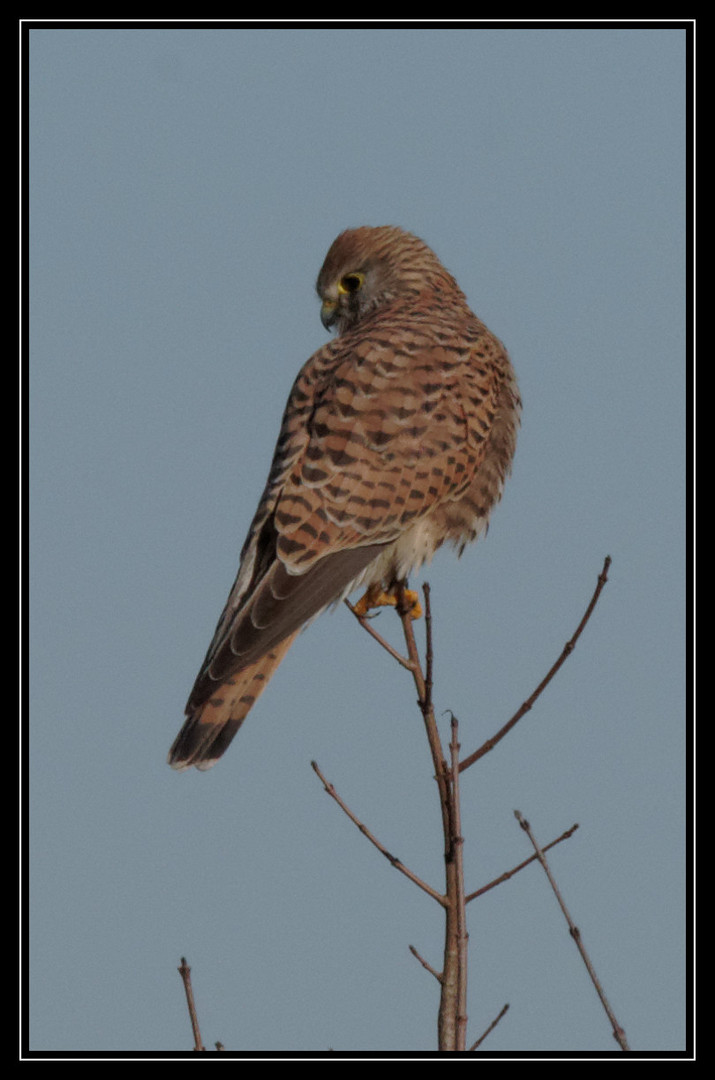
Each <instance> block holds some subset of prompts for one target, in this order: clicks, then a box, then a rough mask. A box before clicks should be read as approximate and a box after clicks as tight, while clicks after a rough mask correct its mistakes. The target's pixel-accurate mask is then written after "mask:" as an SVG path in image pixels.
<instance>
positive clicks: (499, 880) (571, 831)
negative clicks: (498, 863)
mask: <svg viewBox="0 0 715 1080" xmlns="http://www.w3.org/2000/svg"><path fill="white" fill-rule="evenodd" d="M577 829H578V824H576V825H572V826H571V828H570V829H567V830H566V832H563V833H561V836H557V837H556V839H555V840H552V841H551V843H550V844H545V845H544V847H543V848H542V849H541V850H542V851H548V850H549V848H552V847H555V845H556V844H560V843H561V841H562V840H568V838H569V836H573V834H574V833H575V832H576V830H577ZM537 858H538V856H537V855H530V856H529V858H528V859H524V861H523V862H520V863H519V865H518V866H514V867H512V869H511V870H505V872H504V873H503V874H500V875H499V877H498V878H494V880H493V881H490V882H489V884H488V885H482V887H481V889H477V890H476V891H475V892H473V893H470V894H469V896H468V897H467V898H466V900H465V903H467V904H468V903H469V901H470V900H476V899H477V897H478V896H482V895H483V893H485V892H489V890H490V889H493V888H494V886H495V885H501V883H502V881H508V880H509V878H510V877H513V876H514V874H518V873H519V871H520V870H523V869H524V867H525V866H528V865H529V863H533V862H536V860H537Z"/></svg>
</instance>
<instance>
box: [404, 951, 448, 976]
mask: <svg viewBox="0 0 715 1080" xmlns="http://www.w3.org/2000/svg"><path fill="white" fill-rule="evenodd" d="M408 948H409V950H410V952H411V953H412V955H413V956H414V957H416V958H417V959H418V960H419V962H420V963H421V964H422V967H423V968H426V969H427V971H429V972H430V973H431V974H432V975H434V977H435V979H436V980H437V982H439V983H441V982H442V975H441V973H440V972H439V971H435V969H434V968H433V967H432V965H431V964H428V963H427V961H426V960H425V958H424V957H423V956H420V954H419V953H418V952H417V949H416V948H415V947H414V945H409V946H408Z"/></svg>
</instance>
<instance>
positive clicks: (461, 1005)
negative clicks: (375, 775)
mask: <svg viewBox="0 0 715 1080" xmlns="http://www.w3.org/2000/svg"><path fill="white" fill-rule="evenodd" d="M451 726H452V738H451V740H450V744H449V749H450V753H451V761H452V776H451V779H452V835H451V837H450V840H451V844H452V849H453V852H454V855H453V859H454V865H455V883H454V884H455V891H454V896H453V897H450V899H451V900H452V901H453V903H454V906H455V908H456V924H457V925H456V932H457V949H458V953H459V959H458V963H457V997H456V1014H457V1050H465V1049H466V1046H467V946H468V943H469V934H468V932H467V912H466V903H465V899H464V837H463V836H462V817H461V809H460V802H459V741H458V738H457V736H458V733H459V722H458V720H457V717H456V716H454V714H452V721H451Z"/></svg>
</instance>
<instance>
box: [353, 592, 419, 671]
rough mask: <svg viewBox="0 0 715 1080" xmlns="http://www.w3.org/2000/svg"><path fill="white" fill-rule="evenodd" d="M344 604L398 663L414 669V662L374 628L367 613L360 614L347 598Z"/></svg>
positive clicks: (410, 669) (409, 669) (408, 668)
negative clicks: (394, 647)
mask: <svg viewBox="0 0 715 1080" xmlns="http://www.w3.org/2000/svg"><path fill="white" fill-rule="evenodd" d="M344 604H345V606H346V607H347V608H348V609H349V610H350V611H352V613H353V615H354V616H355V618H356V619H357V621H358V622H359V623H360V625H361V626H362V628H363V630H367V632H368V634H369V635H370V636H371V637H374V639H375V641H377V642H379V644H380V645H382V647H383V649H385V650H386V651H387V652H389V654H390V656H392V657H393V658H394V659H395V660H397V663H398V664H402V666H403V668H407V670H408V671H412V662H411V661H410V660H408V659H407V658H406V657H405V656H403V655H402V653H399V652H398V651H397V649H393V647H392V645H390V643H389V641H385V639H384V637H383V636H382V634H378V632H377V630H375V629H373V627H372V626H371V625H370V620H369V619H368V618H367V616H366V615H360V614H358V612H357V611H356V610H355V608H354V606H353V605H352V604H351V603H350V601H349V600H345V601H344Z"/></svg>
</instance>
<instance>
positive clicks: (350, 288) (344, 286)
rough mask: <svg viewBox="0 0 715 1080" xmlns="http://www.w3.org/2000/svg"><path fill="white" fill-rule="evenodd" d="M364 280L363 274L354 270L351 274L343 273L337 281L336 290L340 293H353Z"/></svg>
mask: <svg viewBox="0 0 715 1080" xmlns="http://www.w3.org/2000/svg"><path fill="white" fill-rule="evenodd" d="M364 280H365V275H364V274H360V273H358V271H355V272H354V273H352V274H345V276H344V277H342V278H341V279H340V281H339V282H338V292H341V293H354V292H357V291H358V289H359V288H360V287H361V286H362V283H363V281H364Z"/></svg>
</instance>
